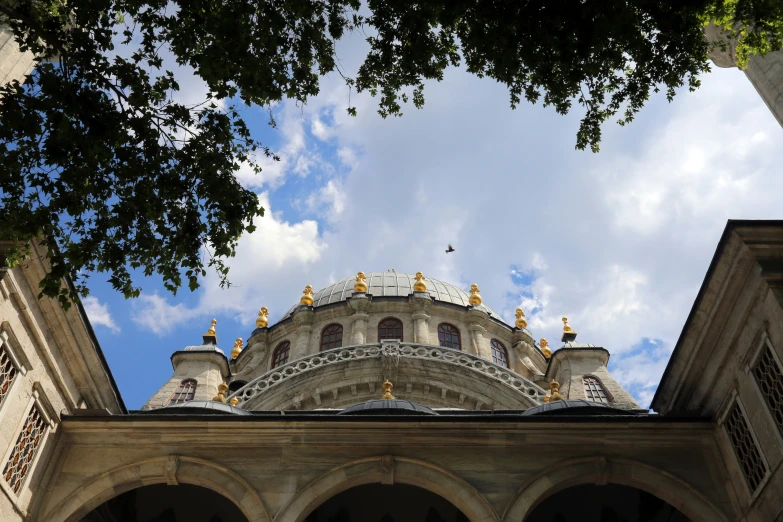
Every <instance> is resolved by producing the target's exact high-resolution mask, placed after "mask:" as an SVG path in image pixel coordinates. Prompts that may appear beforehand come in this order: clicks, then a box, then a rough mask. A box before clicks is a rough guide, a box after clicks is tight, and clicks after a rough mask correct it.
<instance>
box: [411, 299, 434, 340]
mask: <svg viewBox="0 0 783 522" xmlns="http://www.w3.org/2000/svg"><path fill="white" fill-rule="evenodd" d="M409 299H410V303H411V306H412V307H413V314H411V318H412V319H413V342H414V343H419V344H430V314H429V313H428V312H429V310H430V306H431V305H432V297H431V296H430V294H428V293H427V292H413V294H411V296H410V298H409Z"/></svg>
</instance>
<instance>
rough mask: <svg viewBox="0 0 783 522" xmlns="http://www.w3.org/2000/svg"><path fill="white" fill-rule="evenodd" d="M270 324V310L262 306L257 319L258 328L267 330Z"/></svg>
mask: <svg viewBox="0 0 783 522" xmlns="http://www.w3.org/2000/svg"><path fill="white" fill-rule="evenodd" d="M268 324H269V308H267V307H266V306H262V307H261V310H259V311H258V317H256V328H266V327H267V325H268Z"/></svg>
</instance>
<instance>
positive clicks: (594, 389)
mask: <svg viewBox="0 0 783 522" xmlns="http://www.w3.org/2000/svg"><path fill="white" fill-rule="evenodd" d="M582 383H583V384H584V386H585V395H586V396H587V400H588V401H593V402H609V398H608V397H607V396H606V390H604V387H603V385H602V384H601V381H599V380H598V379H596V378H595V377H591V376H589V375H588V376H586V377H582Z"/></svg>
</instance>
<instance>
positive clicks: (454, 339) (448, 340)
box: [438, 323, 462, 350]
mask: <svg viewBox="0 0 783 522" xmlns="http://www.w3.org/2000/svg"><path fill="white" fill-rule="evenodd" d="M438 341H439V342H440V345H441V346H443V347H444V348H454V349H455V350H462V342H461V339H460V336H459V330H458V329H457V327H456V326H454V325H453V324H449V323H440V324H439V325H438Z"/></svg>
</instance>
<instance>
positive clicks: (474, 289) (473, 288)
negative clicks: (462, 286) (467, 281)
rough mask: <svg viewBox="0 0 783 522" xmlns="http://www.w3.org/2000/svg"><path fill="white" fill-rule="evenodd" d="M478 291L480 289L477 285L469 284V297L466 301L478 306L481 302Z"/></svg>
mask: <svg viewBox="0 0 783 522" xmlns="http://www.w3.org/2000/svg"><path fill="white" fill-rule="evenodd" d="M479 292H480V290H479V287H478V285H475V284H474V285H470V298H469V299H468V302H469V303H470V304H472V305H473V306H478V305H480V304H481V296H480V295H479Z"/></svg>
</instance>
